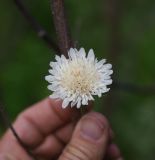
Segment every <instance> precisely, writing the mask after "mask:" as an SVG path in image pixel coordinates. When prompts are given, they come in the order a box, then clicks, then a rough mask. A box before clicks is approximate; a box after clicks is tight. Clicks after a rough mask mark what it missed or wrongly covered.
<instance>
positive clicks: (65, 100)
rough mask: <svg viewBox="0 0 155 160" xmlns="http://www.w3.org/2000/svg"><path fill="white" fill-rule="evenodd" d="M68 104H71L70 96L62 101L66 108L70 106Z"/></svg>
mask: <svg viewBox="0 0 155 160" xmlns="http://www.w3.org/2000/svg"><path fill="white" fill-rule="evenodd" d="M68 104H69V100H68V98H65V99H64V100H63V102H62V108H66V107H67V106H68Z"/></svg>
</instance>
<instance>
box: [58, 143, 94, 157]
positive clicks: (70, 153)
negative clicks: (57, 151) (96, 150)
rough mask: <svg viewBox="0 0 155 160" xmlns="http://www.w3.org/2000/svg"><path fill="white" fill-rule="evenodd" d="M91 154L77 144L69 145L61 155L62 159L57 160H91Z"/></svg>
mask: <svg viewBox="0 0 155 160" xmlns="http://www.w3.org/2000/svg"><path fill="white" fill-rule="evenodd" d="M92 152H93V151H89V150H88V149H87V147H84V146H81V145H80V144H78V143H74V144H73V143H71V144H69V145H68V146H67V147H66V149H65V150H64V152H63V153H62V159H59V160H73V159H74V160H93V159H94V158H93V156H92Z"/></svg>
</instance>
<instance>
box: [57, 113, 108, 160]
mask: <svg viewBox="0 0 155 160" xmlns="http://www.w3.org/2000/svg"><path fill="white" fill-rule="evenodd" d="M108 130H109V125H108V122H107V120H106V118H105V117H104V116H102V115H101V114H99V113H95V112H90V113H88V114H87V115H85V116H83V117H82V118H81V120H80V121H79V122H78V124H77V126H76V128H75V131H74V132H73V136H72V138H71V140H70V143H69V144H68V145H67V146H66V147H65V149H64V151H63V153H62V155H61V156H60V157H59V160H71V159H74V160H92V159H95V160H102V159H103V158H104V155H105V152H106V149H107V143H108V141H109V137H108Z"/></svg>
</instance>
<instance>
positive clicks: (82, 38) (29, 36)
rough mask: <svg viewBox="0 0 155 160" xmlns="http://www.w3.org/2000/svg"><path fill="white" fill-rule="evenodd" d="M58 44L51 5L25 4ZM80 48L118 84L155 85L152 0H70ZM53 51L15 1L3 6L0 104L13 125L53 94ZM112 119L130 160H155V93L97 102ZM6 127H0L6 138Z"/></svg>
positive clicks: (119, 94)
mask: <svg viewBox="0 0 155 160" xmlns="http://www.w3.org/2000/svg"><path fill="white" fill-rule="evenodd" d="M24 3H25V4H26V5H27V7H28V9H29V10H30V11H31V13H32V15H33V16H35V17H36V19H37V20H38V21H39V22H40V23H41V24H42V26H43V27H44V28H45V29H46V30H47V31H48V32H49V34H50V35H51V37H52V38H53V39H55V40H56V35H55V31H54V26H53V22H52V17H51V11H50V4H49V1H41V0H38V1H31V0H27V1H25V2H24ZM65 4H66V10H67V13H68V21H69V26H70V29H71V33H72V36H73V38H74V40H75V41H76V43H77V46H80V47H82V46H83V47H84V48H85V49H86V50H87V51H88V49H90V48H93V49H94V50H95V53H96V55H97V56H98V57H99V58H107V59H108V61H109V62H110V63H112V64H113V68H114V72H115V73H114V78H115V80H116V81H118V82H125V83H132V84H134V85H141V86H146V85H150V84H152V85H153V84H155V71H154V70H155V62H154V60H155V1H154V0H134V1H133V0H131V1H130V0H127V1H121V0H109V1H108V0H96V1H95V0H94V1H90V0H83V1H72V0H66V1H65ZM54 54H55V53H54V52H53V51H52V50H50V49H49V48H48V47H47V46H46V44H45V43H44V42H43V41H42V40H41V39H39V38H38V37H37V36H36V33H35V32H34V31H33V30H32V28H31V27H30V25H29V24H28V23H27V21H26V20H25V19H24V18H23V16H22V15H21V14H20V12H19V11H18V9H17V8H16V6H15V5H14V3H13V1H10V0H1V2H0V90H1V92H0V102H1V103H2V105H4V106H5V107H6V109H7V111H8V113H9V115H10V117H11V119H12V120H14V118H15V117H16V116H17V114H18V113H19V112H20V111H22V110H23V109H25V108H26V107H27V106H29V105H31V104H33V103H35V102H37V101H38V100H40V99H42V98H44V97H46V96H48V95H49V93H50V92H49V91H48V90H47V88H46V87H47V83H46V82H45V80H44V76H45V75H47V73H48V72H47V71H48V68H49V61H51V60H52V59H53V58H54ZM95 103H96V104H95V109H96V110H97V111H100V112H103V113H104V114H105V115H107V116H108V118H109V120H110V123H111V125H112V127H113V129H114V131H115V133H116V142H117V143H118V145H119V146H120V148H121V150H122V152H123V155H124V157H125V159H126V160H131V159H132V160H146V159H147V160H154V159H155V138H154V137H155V94H149V93H146V94H142V93H140V92H135V91H133V92H128V91H127V90H125V89H122V90H119V86H117V88H116V89H112V90H111V92H110V93H108V94H107V95H105V96H104V97H103V98H102V99H98V100H97V101H96V102H95ZM3 131H4V127H3V125H2V120H1V126H0V132H1V133H3Z"/></svg>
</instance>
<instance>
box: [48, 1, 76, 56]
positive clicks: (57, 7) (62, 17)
mask: <svg viewBox="0 0 155 160" xmlns="http://www.w3.org/2000/svg"><path fill="white" fill-rule="evenodd" d="M51 9H52V14H53V21H54V25H55V29H56V33H57V37H58V43H59V48H60V51H61V54H64V55H65V56H66V57H67V52H68V50H69V49H70V48H71V47H74V44H73V41H72V39H71V36H70V32H69V28H68V24H67V19H66V14H65V8H64V0H51Z"/></svg>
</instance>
